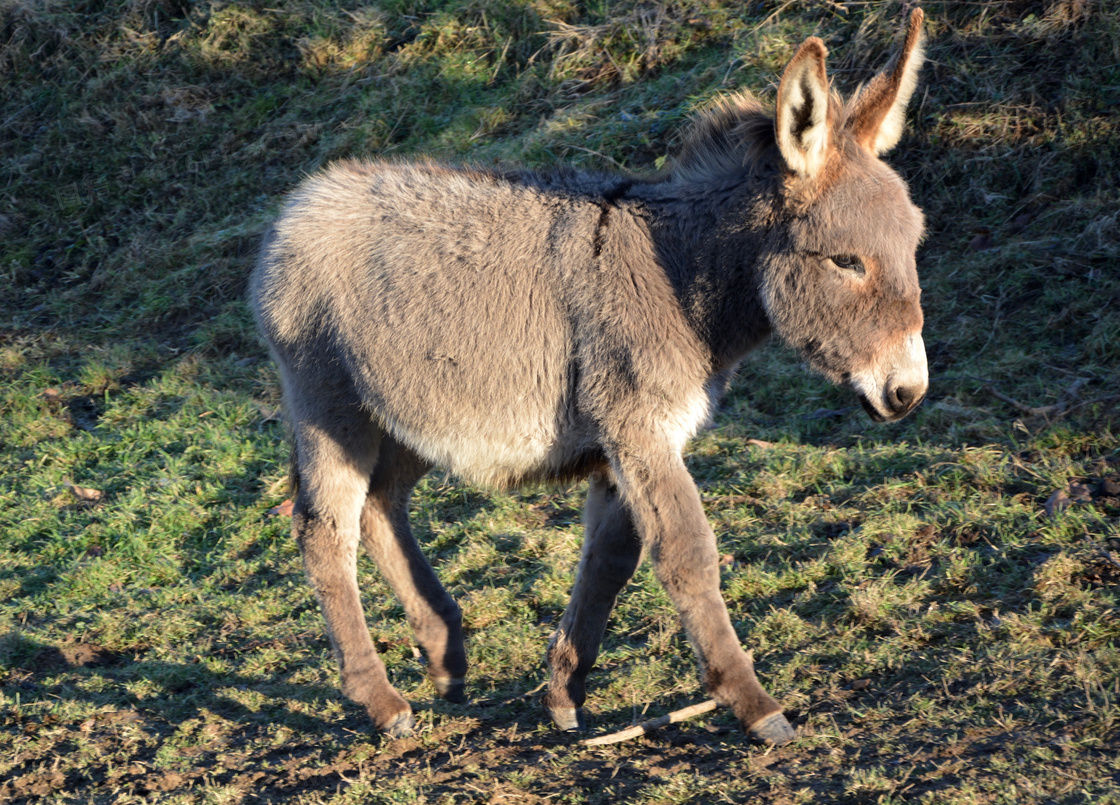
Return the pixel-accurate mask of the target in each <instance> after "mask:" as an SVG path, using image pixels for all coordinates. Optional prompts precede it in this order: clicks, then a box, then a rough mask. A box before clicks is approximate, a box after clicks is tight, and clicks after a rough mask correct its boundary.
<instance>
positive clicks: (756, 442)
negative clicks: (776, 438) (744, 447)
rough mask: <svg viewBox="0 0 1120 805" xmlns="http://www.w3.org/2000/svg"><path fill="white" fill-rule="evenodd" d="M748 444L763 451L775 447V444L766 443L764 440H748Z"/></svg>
mask: <svg viewBox="0 0 1120 805" xmlns="http://www.w3.org/2000/svg"><path fill="white" fill-rule="evenodd" d="M747 444H753V445H754V446H755V447H761V448H762V449H763V450H765V449H767V448H768V447H773V446H774V443H773V442H764V441H762V439H747Z"/></svg>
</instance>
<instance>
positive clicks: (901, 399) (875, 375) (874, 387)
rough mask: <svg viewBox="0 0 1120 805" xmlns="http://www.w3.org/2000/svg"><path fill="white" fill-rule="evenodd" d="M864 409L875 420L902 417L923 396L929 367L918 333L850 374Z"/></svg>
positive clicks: (927, 384) (883, 420) (919, 402)
mask: <svg viewBox="0 0 1120 805" xmlns="http://www.w3.org/2000/svg"><path fill="white" fill-rule="evenodd" d="M851 382H852V387H853V388H854V389H855V391H856V393H857V394H858V395H859V401H860V403H861V404H862V405H863V410H865V411H866V412H867V415H868V416H869V417H871V419H872V420H873V421H875V422H895V421H897V420H899V419H902V418H903V417H904V416H906V415H907V414H909V413H910V412H911V411H913V410H914V409H915V408H917V407H918V406H919V405H921V403H922V400H924V399H925V398H926V391H927V390H928V389H929V368H928V366H927V364H926V349H925V344H924V343H923V342H922V336H921V334H920V333H912V334H910V335H908V336H906V337H905V338H904V339H902V341H901V342H900V343H899V345H898V348H896V349H895V350H893V351H892V353H891V354H888V355H885V356H883V358H882V359H881V360H880V361H879V362H878V364H877V365H876V366H874V367H872V368H871V369H870V371H867V372H861V373H858V374H853V375H852V380H851Z"/></svg>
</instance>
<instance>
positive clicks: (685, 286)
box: [626, 176, 770, 372]
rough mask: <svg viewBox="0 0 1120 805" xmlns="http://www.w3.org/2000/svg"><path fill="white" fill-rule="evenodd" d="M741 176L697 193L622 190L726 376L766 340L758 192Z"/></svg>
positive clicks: (658, 187)
mask: <svg viewBox="0 0 1120 805" xmlns="http://www.w3.org/2000/svg"><path fill="white" fill-rule="evenodd" d="M758 184H759V183H758V181H757V180H752V179H750V178H748V177H746V176H729V177H728V178H727V179H726V181H725V182H723V183H719V184H715V183H706V184H705V185H704V186H703V187H697V186H693V185H691V184H685V183H678V182H673V181H671V180H670V181H663V182H648V183H635V184H634V185H633V186H632V187H631V188H629V189H628V190H627V192H626V198H627V199H633V200H634V202H635V204H634V210H635V211H636V212H638V214H641V215H643V217H645V218H646V219H647V221H648V224H649V231H650V236H651V237H652V239H653V243H654V248H655V250H656V253H657V255H658V258H659V260H660V262H661V265H662V267H663V268H664V270H665V272H666V275H667V276H668V278H669V281H670V282H671V283H672V284H673V287H674V289H675V291H676V294H677V298H678V299H679V300H680V304H681V308H682V310H683V311H684V314H685V316H686V317H687V319H688V321H689V323H690V324H691V326H692V329H693V330H694V331H695V332H696V334H697V336H698V337H699V338H700V339H701V340H702V341H703V343H704V344H705V345H706V346H707V348H708V350H709V352H710V353H711V356H712V366H713V368H714V369H715V371H717V372H723V371H726V370H728V369H730V368H732V367H734V365H735V364H737V363H738V362H739V361H740V360H742V359H743V357H744V356H745V355H746V354H747V353H748V352H750V351H751V350H752V349H754V348H755V347H756V346H758V345H759V344H760V343H762V342H763V341H764V340H765V339H766V338H767V336H769V334H770V322H769V320H768V318H767V316H766V312H765V309H764V307H763V303H762V296H761V293H760V287H761V276H760V270H759V267H758V265H757V263H758V255H759V253H760V251H761V249H762V247H763V244H764V242H765V239H766V234H767V220H768V216H766V215H764V214H760V212H759V211H760V208H761V209H765V207H766V201H765V197H766V196H768V193H767V191H766V190H765V189H764V188H760V187H759V186H758Z"/></svg>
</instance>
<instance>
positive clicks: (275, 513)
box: [268, 498, 295, 517]
mask: <svg viewBox="0 0 1120 805" xmlns="http://www.w3.org/2000/svg"><path fill="white" fill-rule="evenodd" d="M294 505H295V504H294V503H292V499H291V498H288V499H287V500H285V501H284V502H283V503H281V504H280V505H279V506H273V507H272V508H271V509H269V510H268V516H269V517H291V516H292V507H293V506H294Z"/></svg>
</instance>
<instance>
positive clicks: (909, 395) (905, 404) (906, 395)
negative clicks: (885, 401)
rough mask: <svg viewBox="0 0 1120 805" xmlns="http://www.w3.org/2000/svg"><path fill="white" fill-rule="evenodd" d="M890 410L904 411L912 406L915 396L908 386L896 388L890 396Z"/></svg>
mask: <svg viewBox="0 0 1120 805" xmlns="http://www.w3.org/2000/svg"><path fill="white" fill-rule="evenodd" d="M891 396H892V399H891V403H892V406H891V407H892V408H894V409H895V410H896V411H905V410H907V409H908V408H910V406H911V405H913V404H914V400H915V399H916V397H917V395H916V394H915V393H914V390H913V389H912V388H910V387H909V386H897V387H896V388H895V390H894V393H893V394H892V395H891Z"/></svg>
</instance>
